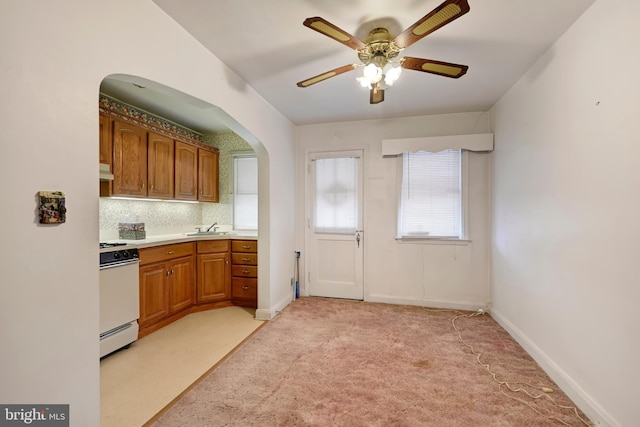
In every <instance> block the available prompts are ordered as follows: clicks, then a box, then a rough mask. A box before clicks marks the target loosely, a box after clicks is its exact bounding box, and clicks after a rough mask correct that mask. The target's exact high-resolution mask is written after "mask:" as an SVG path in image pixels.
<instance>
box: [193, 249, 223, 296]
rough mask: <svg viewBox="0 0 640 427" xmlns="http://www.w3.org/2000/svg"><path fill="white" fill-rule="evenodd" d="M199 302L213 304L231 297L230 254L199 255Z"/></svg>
mask: <svg viewBox="0 0 640 427" xmlns="http://www.w3.org/2000/svg"><path fill="white" fill-rule="evenodd" d="M197 283H198V284H197V291H196V293H197V297H196V299H197V301H198V302H199V303H202V302H213V301H221V300H225V299H229V298H230V297H231V269H230V268H229V254H228V253H217V254H203V255H198V281H197Z"/></svg>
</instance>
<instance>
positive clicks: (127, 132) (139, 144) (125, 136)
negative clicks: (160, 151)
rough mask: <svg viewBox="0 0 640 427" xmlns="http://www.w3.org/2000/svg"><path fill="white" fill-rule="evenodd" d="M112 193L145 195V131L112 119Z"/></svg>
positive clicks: (118, 194) (115, 194)
mask: <svg viewBox="0 0 640 427" xmlns="http://www.w3.org/2000/svg"><path fill="white" fill-rule="evenodd" d="M113 175H114V179H113V195H114V196H136V197H146V196H147V133H146V131H145V130H144V129H141V128H139V127H137V126H133V125H131V124H129V123H125V122H121V121H119V120H114V121H113Z"/></svg>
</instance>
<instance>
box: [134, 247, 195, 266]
mask: <svg viewBox="0 0 640 427" xmlns="http://www.w3.org/2000/svg"><path fill="white" fill-rule="evenodd" d="M139 252H140V264H141V265H144V264H151V263H154V262H160V261H166V260H170V259H173V258H180V257H183V256H189V255H193V252H194V244H193V243H178V244H175V245H164V246H157V247H155V248H143V249H140V251H139Z"/></svg>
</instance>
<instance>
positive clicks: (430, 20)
mask: <svg viewBox="0 0 640 427" xmlns="http://www.w3.org/2000/svg"><path fill="white" fill-rule="evenodd" d="M467 12H469V3H467V0H445V2H444V3H442V4H441V5H440V6H438V7H436V8H435V9H433V10H432V11H431V12H429V13H428V14H427V15H425V16H423V17H422V18H420V19H419V20H418V21H417V22H416V23H415V24H413V25H412V26H410V27H409V28H407V29H406V30H404V32H403V33H402V34H400V35H399V36H398V37H396V38H395V40H394V41H395V43H396V45H397V46H398V47H399V48H400V49H403V48H405V47H408V46H411V45H412V44H414V43H415V42H417V41H418V40H420V39H421V38H423V37H424V36H426V35H428V34H431V33H432V32H434V31H435V30H437V29H438V28H440V27H443V26H445V25H447V24H448V23H449V22H451V21H453V20H454V19H458V18H460V17H461V16H462V15H464V14H465V13H467Z"/></svg>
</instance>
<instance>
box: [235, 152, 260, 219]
mask: <svg viewBox="0 0 640 427" xmlns="http://www.w3.org/2000/svg"><path fill="white" fill-rule="evenodd" d="M233 196H234V197H233V228H234V229H236V230H257V229H258V158H257V157H234V158H233Z"/></svg>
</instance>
